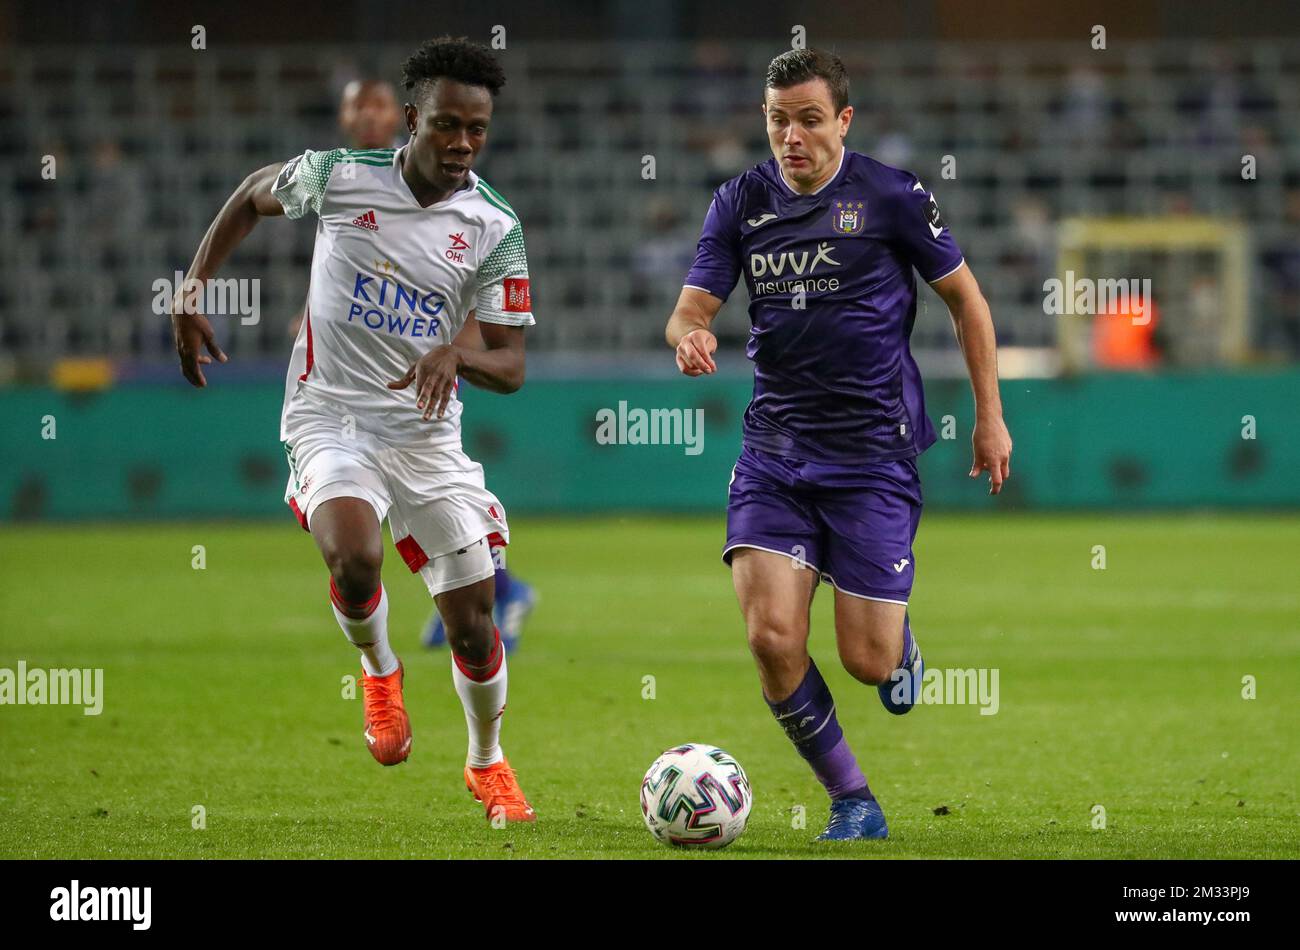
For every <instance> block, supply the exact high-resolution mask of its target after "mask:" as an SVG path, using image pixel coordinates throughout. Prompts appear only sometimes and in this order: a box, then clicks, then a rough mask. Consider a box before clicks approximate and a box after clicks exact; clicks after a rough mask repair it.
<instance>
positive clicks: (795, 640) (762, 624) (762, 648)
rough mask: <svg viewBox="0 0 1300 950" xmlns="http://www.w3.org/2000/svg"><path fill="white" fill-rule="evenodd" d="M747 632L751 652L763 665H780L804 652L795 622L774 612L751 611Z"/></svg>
mask: <svg viewBox="0 0 1300 950" xmlns="http://www.w3.org/2000/svg"><path fill="white" fill-rule="evenodd" d="M746 632H747V636H748V639H749V652H750V653H752V654H753V655H754V659H755V660H757V661H758V662H759V663H760V664H761V665H763V666H774V665H778V664H781V663H784V662H786V661H788V660H790V659H791V658H795V657H799V656H801V654H802V650H803V642H802V640H801V638H800V637H799V635H798V631H797V630H795V629H794V624H792V623H790V622H789V621H784V620H782V619H781V618H779V617H776V616H774V615H772V614H768V613H765V612H761V611H760V612H754V613H751V615H750V617H749V618H748V619H747V622H746Z"/></svg>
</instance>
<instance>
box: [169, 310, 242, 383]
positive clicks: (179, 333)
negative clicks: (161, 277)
mask: <svg viewBox="0 0 1300 950" xmlns="http://www.w3.org/2000/svg"><path fill="white" fill-rule="evenodd" d="M171 317H172V335H173V336H174V337H175V339H176V355H177V356H179V357H180V358H181V373H182V375H184V377H185V378H186V379H188V380H189V381H190V384H191V385H192V386H197V387H198V388H200V389H202V388H203V387H204V386H206V385H207V384H208V381H207V379H206V378H204V376H203V370H201V369H199V367H200V366H207V365H208V364H210V363H211V362H212V361H213V359H216V360H217V361H218V362H221V363H224V362H226V361H227V360H228V359H229V357H228V356H226V354H225V353H224V352H223V351H222V349H221V347H220V346H218V345H217V337H216V334H215V333H213V332H212V324H211V323H209V322H208V318H207V317H205V316H204V315H203V314H202V313H200V312H199V306H198V301H197V300H196V299H195V298H194V296H193V295H187V294H185V293H184V288H182V289H180V290H178V291H177V292H176V295H175V296H174V297H173V298H172V312H171ZM205 347H206V348H207V351H208V352H207V353H206V354H205V353H202V352H200V350H202V349H203V348H205ZM209 354H211V355H209Z"/></svg>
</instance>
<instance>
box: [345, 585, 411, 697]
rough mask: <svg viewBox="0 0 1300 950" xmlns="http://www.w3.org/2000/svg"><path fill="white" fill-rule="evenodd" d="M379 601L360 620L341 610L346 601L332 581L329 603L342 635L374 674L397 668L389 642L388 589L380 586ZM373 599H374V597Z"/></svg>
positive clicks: (368, 671)
mask: <svg viewBox="0 0 1300 950" xmlns="http://www.w3.org/2000/svg"><path fill="white" fill-rule="evenodd" d="M378 597H379V599H378V602H376V603H375V604H374V606H373V607H371V609H370V613H368V614H366V616H365V617H363V618H361V619H360V620H358V619H356V618H355V617H349V616H348V615H347V614H345V613H344V612H343V611H341V610H339V604H340V603H343V600H342V598H341V597H339V594H338V589H337V588H336V587H335V586H334V582H333V580H331V581H330V606H331V607H333V608H334V619H335V620H337V621H338V622H339V626H340V627H342V628H343V634H344V636H346V637H347V638H348V639H349V640H351V641H352V642H353V643H354V644H355V645H356V648H357V649H358V650H360V651H361V666H362V668H364V669H365V671H366V672H367V673H369V674H370V675H371V676H388V675H389V674H390V673H393V672H395V671H396V670H397V654H396V653H394V652H393V650H392V647H390V646H389V645H388V591H386V590H384V585H383V584H380V585H379V591H378ZM371 599H372V600H374V598H371Z"/></svg>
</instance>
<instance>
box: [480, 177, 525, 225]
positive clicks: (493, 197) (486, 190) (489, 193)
mask: <svg viewBox="0 0 1300 950" xmlns="http://www.w3.org/2000/svg"><path fill="white" fill-rule="evenodd" d="M478 193H479V194H480V195H482V196H483V198H484V199H485V200H486V201H487V203H488V204H490V205H491V206H492V207H494V208H496V209H497V210H498V211H504V212H505V213H506V214H508V215H510V217H512V218H514V219H515V221H516V223H517V222H518V221H519V215H517V214H515V209H514V208H512V207H510V205H509V203H508V202H507V201H506V199H504V198H502V197H501V196H500V195H499V194H497V193H496V192H495V191H493V190H492V188H491V187H490V186H489V185H488V184H487V182H485V181H483V179H481V178H480V179H479V183H478Z"/></svg>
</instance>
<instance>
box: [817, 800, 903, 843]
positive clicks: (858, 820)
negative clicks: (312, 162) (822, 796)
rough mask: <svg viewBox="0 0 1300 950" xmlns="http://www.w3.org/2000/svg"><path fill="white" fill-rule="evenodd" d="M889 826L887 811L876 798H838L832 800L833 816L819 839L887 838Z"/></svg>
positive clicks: (854, 839)
mask: <svg viewBox="0 0 1300 950" xmlns="http://www.w3.org/2000/svg"><path fill="white" fill-rule="evenodd" d="M888 836H889V828H888V827H886V825H885V813H884V812H883V811H881V809H880V803H879V802H877V801H876V800H875V799H874V798H873V799H871V800H870V801H868V800H867V799H865V798H837V799H835V800H834V801H832V802H831V818H830V821H829V822H827V823H826V830H825V831H823V832H822V833H821V834H819V835H818V836H817V838H816V840H817V841H856V840H858V839H859V838H885V837H888Z"/></svg>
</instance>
